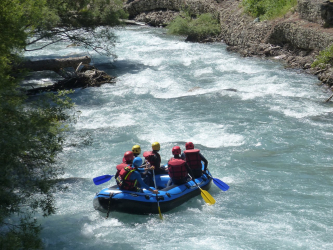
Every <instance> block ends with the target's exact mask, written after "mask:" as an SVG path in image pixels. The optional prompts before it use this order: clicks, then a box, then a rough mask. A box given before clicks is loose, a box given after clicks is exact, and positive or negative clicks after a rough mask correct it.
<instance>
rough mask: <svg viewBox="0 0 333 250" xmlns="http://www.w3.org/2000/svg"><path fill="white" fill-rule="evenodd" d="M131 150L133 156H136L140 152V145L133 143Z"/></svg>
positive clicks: (124, 161)
mask: <svg viewBox="0 0 333 250" xmlns="http://www.w3.org/2000/svg"><path fill="white" fill-rule="evenodd" d="M132 152H133V155H134V158H135V157H137V156H138V155H139V154H140V153H141V147H140V146H139V145H134V146H133V147H132ZM123 163H126V159H125V157H123Z"/></svg>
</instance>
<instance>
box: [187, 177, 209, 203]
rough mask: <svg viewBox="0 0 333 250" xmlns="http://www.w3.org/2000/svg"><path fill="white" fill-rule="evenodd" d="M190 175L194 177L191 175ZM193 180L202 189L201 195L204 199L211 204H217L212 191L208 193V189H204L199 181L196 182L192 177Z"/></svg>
mask: <svg viewBox="0 0 333 250" xmlns="http://www.w3.org/2000/svg"><path fill="white" fill-rule="evenodd" d="M190 177H191V178H192V176H191V175H190ZM192 180H193V182H194V183H195V185H197V187H198V188H199V189H200V191H201V197H202V198H203V199H204V201H205V202H206V203H208V204H209V205H213V204H215V199H214V198H213V196H211V195H210V193H208V192H207V191H206V190H202V189H201V187H200V186H199V185H198V183H196V182H195V179H193V178H192Z"/></svg>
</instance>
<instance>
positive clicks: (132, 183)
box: [116, 164, 137, 191]
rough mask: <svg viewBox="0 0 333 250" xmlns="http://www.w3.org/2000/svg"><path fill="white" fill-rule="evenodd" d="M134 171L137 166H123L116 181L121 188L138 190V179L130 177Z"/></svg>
mask: <svg viewBox="0 0 333 250" xmlns="http://www.w3.org/2000/svg"><path fill="white" fill-rule="evenodd" d="M119 165H121V164H119ZM119 165H118V166H119ZM134 171H135V168H132V167H130V166H126V167H123V168H122V169H121V170H120V173H119V176H118V177H117V179H116V181H117V184H118V186H119V187H120V188H121V189H125V190H135V191H136V190H137V180H130V177H131V175H132V173H133V172H134Z"/></svg>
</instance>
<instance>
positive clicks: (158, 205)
mask: <svg viewBox="0 0 333 250" xmlns="http://www.w3.org/2000/svg"><path fill="white" fill-rule="evenodd" d="M153 177H154V185H155V189H157V187H156V180H155V171H154V169H153ZM156 200H157V207H158V213H159V214H160V219H161V220H163V216H162V213H161V209H160V202H159V201H158V196H157V194H156Z"/></svg>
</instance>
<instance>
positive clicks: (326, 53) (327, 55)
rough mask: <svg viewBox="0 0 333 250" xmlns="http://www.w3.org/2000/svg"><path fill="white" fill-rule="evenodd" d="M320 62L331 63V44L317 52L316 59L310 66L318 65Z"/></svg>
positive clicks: (332, 62) (332, 49) (332, 46)
mask: <svg viewBox="0 0 333 250" xmlns="http://www.w3.org/2000/svg"><path fill="white" fill-rule="evenodd" d="M320 64H322V65H325V64H331V65H333V44H332V45H331V46H329V47H327V48H326V49H324V50H322V51H320V52H319V55H318V56H317V58H316V60H315V61H314V62H313V63H312V65H311V67H313V68H314V67H316V66H319V65H320Z"/></svg>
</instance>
